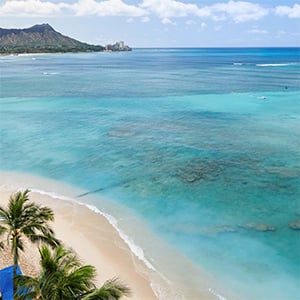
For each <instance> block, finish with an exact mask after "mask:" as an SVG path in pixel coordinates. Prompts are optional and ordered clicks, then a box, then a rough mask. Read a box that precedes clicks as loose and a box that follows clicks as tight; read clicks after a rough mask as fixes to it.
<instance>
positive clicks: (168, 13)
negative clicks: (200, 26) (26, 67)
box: [0, 0, 300, 23]
mask: <svg viewBox="0 0 300 300" xmlns="http://www.w3.org/2000/svg"><path fill="white" fill-rule="evenodd" d="M61 1H62V2H51V1H50V0H4V2H3V4H0V15H2V16H3V15H4V16H8V15H10V16H15V17H18V16H29V17H30V16H47V15H59V14H67V15H76V16H86V15H96V16H125V17H128V18H134V17H144V18H145V19H142V22H148V21H149V17H150V16H157V17H158V18H160V19H161V20H162V22H163V23H174V21H173V19H174V18H183V17H187V18H189V17H197V18H201V21H203V18H206V19H212V20H214V21H222V20H233V21H234V22H237V23H239V22H246V21H253V20H259V19H260V18H262V17H264V16H265V15H267V14H268V13H269V10H268V9H266V8H264V7H262V6H261V5H259V4H255V3H252V2H246V1H234V0H230V1H228V2H217V3H215V4H212V5H207V6H199V5H197V4H192V3H184V2H181V1H183V0H181V1H180V0H137V1H140V4H136V5H129V4H127V3H126V2H125V1H127V0H73V1H74V2H72V3H70V2H69V0H68V3H64V2H63V1H66V0H61ZM216 1H217V0H216ZM257 1H258V0H257ZM273 11H275V13H276V14H277V15H287V16H289V17H290V18H296V17H299V16H300V5H298V4H295V5H294V6H293V7H288V6H277V7H276V8H274V9H273ZM167 20H168V21H167Z"/></svg>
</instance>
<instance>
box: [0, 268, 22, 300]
mask: <svg viewBox="0 0 300 300" xmlns="http://www.w3.org/2000/svg"><path fill="white" fill-rule="evenodd" d="M17 274H18V275H22V272H21V269H20V268H19V266H17ZM13 277H14V266H10V267H7V268H5V269H2V270H0V290H1V292H2V297H3V300H13V293H14V288H13Z"/></svg>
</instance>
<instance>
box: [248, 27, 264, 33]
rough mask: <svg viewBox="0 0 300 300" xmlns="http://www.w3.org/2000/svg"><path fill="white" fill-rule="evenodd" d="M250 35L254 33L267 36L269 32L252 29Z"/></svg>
mask: <svg viewBox="0 0 300 300" xmlns="http://www.w3.org/2000/svg"><path fill="white" fill-rule="evenodd" d="M248 32H249V33H254V34H267V33H268V31H267V30H264V29H257V28H254V29H250V30H248Z"/></svg>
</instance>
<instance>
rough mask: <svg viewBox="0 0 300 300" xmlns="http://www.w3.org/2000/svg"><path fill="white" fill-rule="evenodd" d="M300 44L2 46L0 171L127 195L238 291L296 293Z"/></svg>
mask: <svg viewBox="0 0 300 300" xmlns="http://www.w3.org/2000/svg"><path fill="white" fill-rule="evenodd" d="M299 51H300V50H299V49H296V48H294V49H293V48H291V49H136V50H134V51H132V52H130V53H110V54H108V53H88V54H87V53H86V54H55V55H35V56H34V55H32V56H30V55H29V56H3V57H0V71H1V82H0V83H1V90H0V92H1V100H0V109H1V112H0V137H1V143H0V169H1V170H13V171H20V172H27V173H32V174H37V175H42V176H44V177H48V178H52V179H56V180H60V181H62V182H65V183H69V184H72V185H76V186H78V187H81V188H83V189H84V190H86V191H87V192H88V193H89V196H90V195H95V196H105V197H107V198H109V199H111V201H112V203H120V204H122V205H124V206H125V207H128V208H129V209H130V210H131V211H132V212H133V213H134V214H136V215H137V216H138V217H139V218H141V219H142V220H143V221H144V222H145V223H146V225H147V226H149V227H150V228H151V229H152V230H154V232H155V233H156V234H157V235H159V236H160V237H161V238H163V239H164V240H165V241H166V242H168V243H169V244H171V245H173V246H174V247H175V248H176V249H178V251H180V252H181V253H182V254H184V255H187V256H188V257H190V258H191V259H192V261H193V262H194V263H195V264H196V265H199V266H204V267H205V268H206V269H207V270H209V271H210V272H211V273H213V275H214V276H215V277H216V278H217V279H218V280H219V281H220V282H222V283H224V284H225V285H226V286H227V287H229V288H230V289H231V290H233V291H235V292H236V293H237V294H239V295H240V296H241V299H249V300H253V299H260V300H264V299H265V300H269V299H276V300H277V299H278V300H294V299H298V298H299V295H300V284H299V283H300V282H299V281H300V236H299V233H300V231H299V230H292V229H291V228H290V227H289V224H290V223H291V222H294V221H297V220H299V219H300V197H299V196H300V181H299V178H300V172H299V171H300V156H299V154H300V153H299V149H300V134H299V132H300V130H299V127H300V62H299V53H300V52H299ZM85 198H86V196H85V195H83V196H81V197H79V198H78V199H79V200H80V201H82V202H84V201H85ZM94 201H95V203H94V204H96V205H97V198H95V200H94ZM99 208H100V209H101V207H99ZM136 238H137V237H136ZM137 239H138V238H137ZM137 243H138V240H137ZM143 246H144V247H147V245H146V246H145V245H144V244H143ZM148 246H149V248H150V247H151V248H153V245H151V244H150V243H149V245H148ZM144 250H145V253H146V254H147V249H144ZM157 251H158V252H159V246H157ZM195 280H197V278H196V279H195ZM195 299H197V298H195Z"/></svg>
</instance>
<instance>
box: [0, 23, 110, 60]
mask: <svg viewBox="0 0 300 300" xmlns="http://www.w3.org/2000/svg"><path fill="white" fill-rule="evenodd" d="M104 50H105V47H103V46H100V45H89V44H86V43H82V42H79V41H77V40H75V39H72V38H70V37H67V36H64V35H62V34H61V33H59V32H57V31H55V30H54V29H53V28H52V27H51V26H50V25H49V24H42V25H34V26H32V27H30V28H26V29H4V28H0V54H12V53H13V54H15V53H16V54H17V53H55V52H91V51H104Z"/></svg>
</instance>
